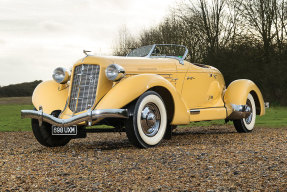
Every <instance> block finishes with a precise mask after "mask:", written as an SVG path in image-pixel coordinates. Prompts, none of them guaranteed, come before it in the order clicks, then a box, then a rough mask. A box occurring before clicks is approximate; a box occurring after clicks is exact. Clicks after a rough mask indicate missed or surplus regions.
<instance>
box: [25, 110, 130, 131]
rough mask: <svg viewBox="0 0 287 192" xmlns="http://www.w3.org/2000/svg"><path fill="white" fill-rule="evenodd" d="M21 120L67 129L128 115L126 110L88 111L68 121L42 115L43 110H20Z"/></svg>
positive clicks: (127, 116)
mask: <svg viewBox="0 0 287 192" xmlns="http://www.w3.org/2000/svg"><path fill="white" fill-rule="evenodd" d="M21 118H32V119H38V120H39V124H40V125H41V123H42V122H43V121H44V122H47V123H50V124H52V125H56V126H62V127H64V126H65V127H67V126H71V125H76V124H78V123H81V122H84V121H88V122H92V121H94V120H97V119H99V118H129V115H128V110H127V109H97V110H93V111H92V110H88V111H87V112H85V113H81V114H79V115H76V116H73V117H71V118H69V119H59V118H57V117H54V116H52V115H49V114H46V113H43V110H42V109H40V110H39V111H34V110H21Z"/></svg>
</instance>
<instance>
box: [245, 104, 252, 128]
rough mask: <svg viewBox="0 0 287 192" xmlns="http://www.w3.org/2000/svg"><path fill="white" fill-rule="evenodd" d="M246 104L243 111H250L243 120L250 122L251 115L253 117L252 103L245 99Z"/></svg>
mask: <svg viewBox="0 0 287 192" xmlns="http://www.w3.org/2000/svg"><path fill="white" fill-rule="evenodd" d="M246 105H247V107H246V109H245V111H246V112H250V115H249V116H248V117H246V118H245V122H246V124H250V123H251V121H252V117H253V111H252V105H251V102H250V101H249V100H247V102H246Z"/></svg>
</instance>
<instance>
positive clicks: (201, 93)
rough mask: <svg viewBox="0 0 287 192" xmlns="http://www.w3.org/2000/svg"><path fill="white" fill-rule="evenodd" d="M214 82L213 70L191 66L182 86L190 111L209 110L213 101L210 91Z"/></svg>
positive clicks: (183, 95)
mask: <svg viewBox="0 0 287 192" xmlns="http://www.w3.org/2000/svg"><path fill="white" fill-rule="evenodd" d="M212 82H213V78H212V73H211V70H210V69H209V68H207V67H200V66H196V65H193V64H189V68H188V71H187V73H186V75H185V78H184V82H183V86H182V91H181V93H182V97H183V99H184V101H185V103H186V104H187V106H188V108H189V109H197V108H208V107H211V106H212V104H211V102H210V100H212V99H213V97H212V95H209V89H210V86H211V84H212Z"/></svg>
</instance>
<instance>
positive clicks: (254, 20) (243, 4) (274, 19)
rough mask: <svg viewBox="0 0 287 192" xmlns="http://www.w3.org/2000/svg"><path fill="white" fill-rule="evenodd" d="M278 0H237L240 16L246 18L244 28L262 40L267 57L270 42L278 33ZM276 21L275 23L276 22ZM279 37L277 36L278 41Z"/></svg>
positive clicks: (270, 45)
mask: <svg viewBox="0 0 287 192" xmlns="http://www.w3.org/2000/svg"><path fill="white" fill-rule="evenodd" d="M278 2H279V0H249V1H244V0H237V4H238V5H239V6H238V8H239V10H240V12H241V16H242V18H243V19H245V20H246V26H245V29H248V30H247V32H248V33H249V34H252V35H255V36H258V37H259V38H260V39H261V41H262V42H263V49H264V55H265V56H266V57H267V58H269V55H270V51H271V47H272V42H273V40H274V38H275V37H276V36H277V35H279V31H278V30H279V28H278V27H279V25H280V24H279V18H280V14H279V12H278ZM276 23H277V24H276ZM280 39H281V37H280V38H279V36H278V38H277V40H279V41H280Z"/></svg>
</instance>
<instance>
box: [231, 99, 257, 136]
mask: <svg viewBox="0 0 287 192" xmlns="http://www.w3.org/2000/svg"><path fill="white" fill-rule="evenodd" d="M246 105H247V106H248V107H249V108H250V112H251V114H250V115H249V116H248V117H246V118H243V119H238V120H234V121H233V124H234V127H235V129H236V130H237V132H239V133H248V132H251V131H252V130H253V128H254V126H255V120H256V106H255V101H254V98H253V96H252V95H251V94H250V93H249V94H248V96H247V101H246Z"/></svg>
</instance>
